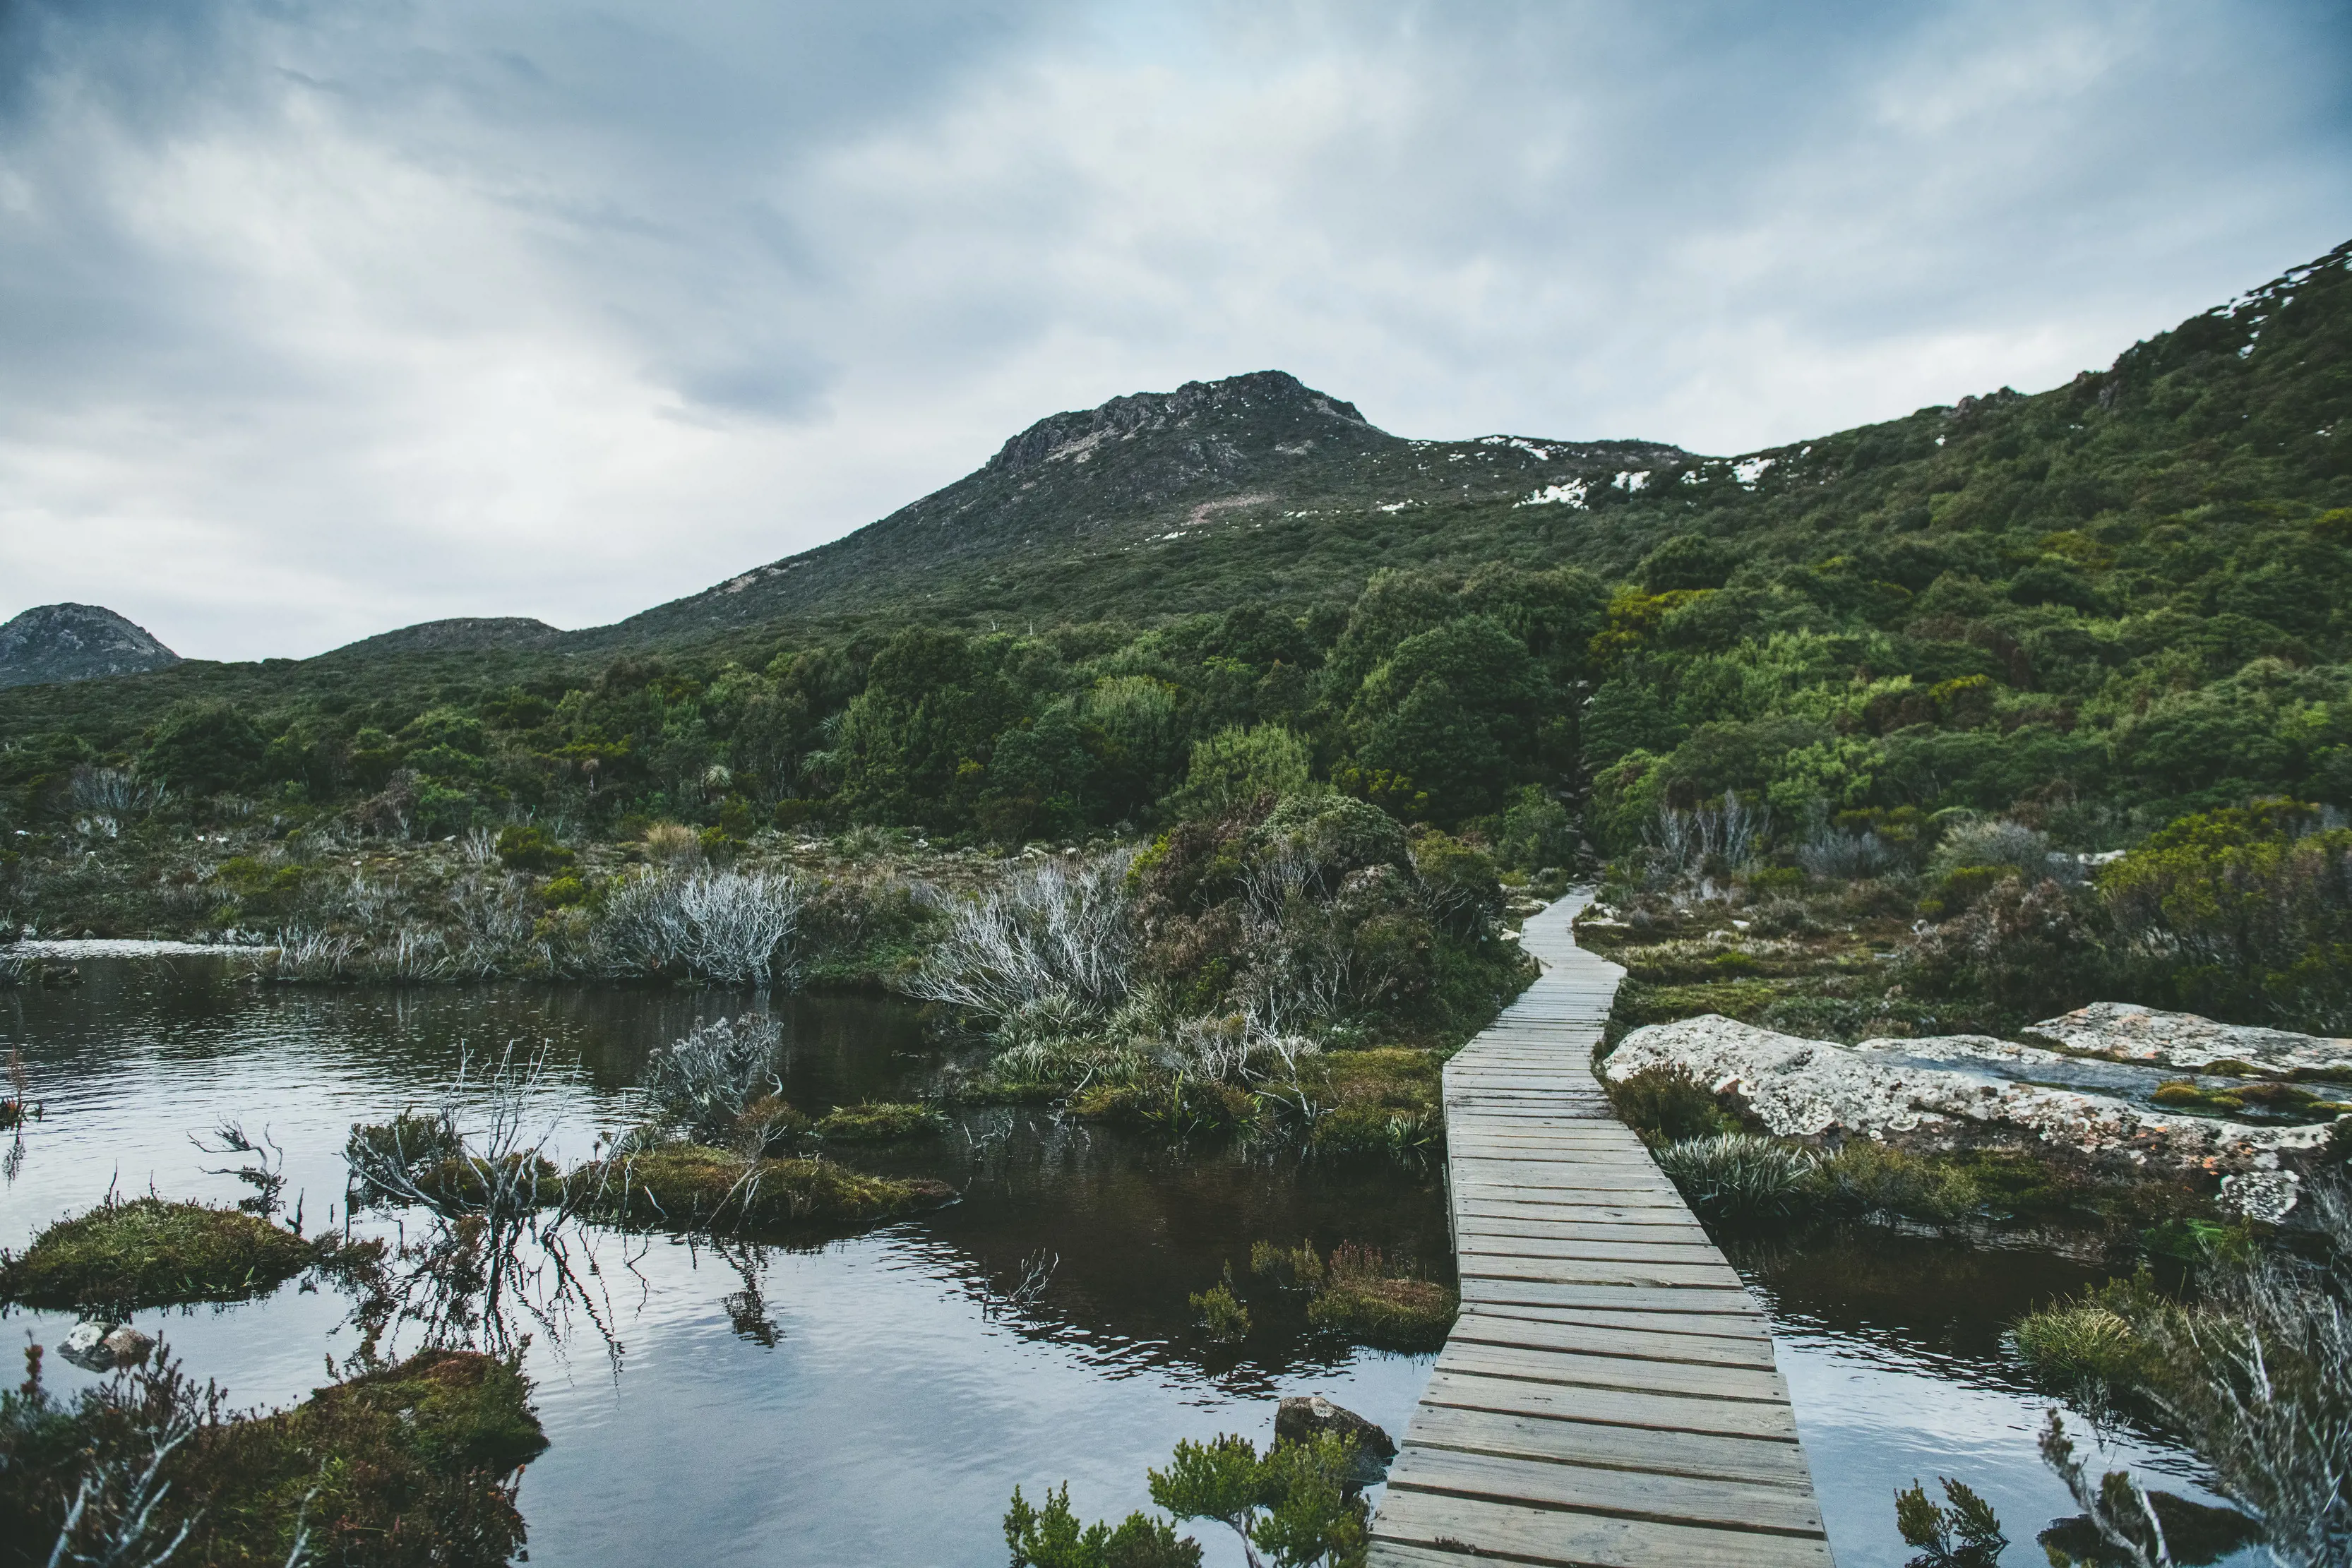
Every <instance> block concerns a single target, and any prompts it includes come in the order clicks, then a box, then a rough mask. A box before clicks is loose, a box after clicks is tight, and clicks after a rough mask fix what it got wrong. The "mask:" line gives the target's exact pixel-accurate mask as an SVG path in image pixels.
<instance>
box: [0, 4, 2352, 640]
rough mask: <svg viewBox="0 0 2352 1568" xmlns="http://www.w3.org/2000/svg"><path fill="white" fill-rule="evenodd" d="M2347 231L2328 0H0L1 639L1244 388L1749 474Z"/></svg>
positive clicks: (506, 603) (824, 483)
mask: <svg viewBox="0 0 2352 1568" xmlns="http://www.w3.org/2000/svg"><path fill="white" fill-rule="evenodd" d="M2347 237H2352V17H2347V12H2346V10H2345V8H2344V6H2343V5H2342V4H2341V3H2340V0H2312V3H2308V4H2297V3H2294V0H2268V3H2264V4H2259V5H2216V4H2211V3H2210V0H2195V3H2191V4H2178V3H2168V0H2134V3H2119V4H2112V5H2095V4H2094V5H2076V4H2067V3H2064V0H2021V3H2019V4H2013V5H1970V4H1953V5H1929V4H1884V3H1880V4H1867V5H1864V4H1856V5H1829V4H1817V5H1756V4H1748V3H1744V0H1743V3H1740V4H1725V5H1699V4H1688V5H1658V4H1650V3H1643V0H1629V3H1626V4H1622V5H1590V4H1576V3H1571V0H1553V3H1544V4H1526V5H1513V4H1507V3H1504V0H1485V3H1470V0H1457V3H1455V4H1452V5H1413V4H1384V3H1381V0H1346V3H1335V4H1329V5H1317V4H1300V5H1286V4H1282V3H1281V0H1248V3H1246V4H1234V5H1218V4H1208V3H1204V4H1198V5H1186V6H1172V5H1171V6H1141V5H1088V4H1076V3H1072V4H1063V3H1058V0H1034V3H1026V0H939V3H933V0H858V3H857V4H855V5H847V4H839V3H827V4H796V3H793V0H745V3H741V4H737V3H734V0H697V3H690V4H680V3H679V0H642V3H639V0H608V3H604V4H582V5H558V4H551V3H548V0H371V3H368V4H362V5H353V4H350V3H349V0H342V3H338V4H311V3H310V0H152V4H138V3H131V0H56V3H55V4H50V3H47V0H0V617H5V616H6V615H8V614H13V613H14V612H16V611H17V610H19V609H22V608H24V607H25V606H27V605H31V604H37V603H44V602H48V601H56V600H78V601H85V602H95V603H100V604H105V605H109V606H110V607H112V608H114V609H116V610H119V611H121V612H123V613H125V614H127V615H129V616H131V618H132V619H133V620H136V621H138V622H142V624H144V625H146V626H147V627H149V628H150V629H151V630H152V631H153V632H155V633H156V634H157V635H159V636H161V637H162V638H163V640H164V641H165V642H166V643H170V644H171V645H172V646H173V647H174V648H176V649H178V650H179V651H180V652H182V653H186V654H189V655H192V656H198V657H213V658H255V657H260V656H263V655H268V654H280V655H304V654H309V653H318V652H320V651H322V650H324V649H326V648H329V647H332V646H334V645H336V644H338V643H343V642H346V641H349V640H351V639H352V638H354V637H359V636H363V635H366V634H368V633H370V632H377V631H382V630H384V629H386V628H389V627H393V626H397V625H403V624H405V623H408V622H415V621H419V620H425V619H429V618H433V617H437V616H444V615H480V614H523V615H536V616H539V617H541V618H542V619H544V620H547V621H551V622H554V623H556V624H558V625H562V626H582V625H591V624H596V623H600V622H606V621H610V620H614V619H616V618H618V617H620V616H622V615H625V614H627V613H629V612H634V611H635V610H639V609H642V608H645V607H646V606H647V605H649V604H653V603H656V602H658V601H663V600H666V599H669V598H673V597H676V596H677V595H678V594H681V593H686V592H689V591H693V590H696V589H698V588H701V587H703V586H705V585H707V584H709V583H710V582H712V581H714V580H718V579H720V578H722V577H726V576H729V575H730V574H732V573H734V572H736V571H739V570H742V569H743V568H745V567H747V566H750V565H752V564H755V563H758V562H761V561H765V560H769V559H774V558H776V557H778V556H782V555H785V554H788V553H791V552H792V551H794V550H797V549H805V548H807V547H808V546H810V545H813V544H815V543H818V542H820V541H822V540H824V539H826V538H833V537H835V536H836V535H839V534H841V533H844V532H846V531H847V530H849V529H850V528H856V527H857V526H858V525H860V524H862V523H865V522H867V521H870V520H871V519H873V518H875V517H879V516H881V515H883V514H884V513H887V512H888V511H890V510H892V509H893V508H895V507H898V506H899V505H901V504H902V503H904V502H906V501H908V500H910V499H912V498H914V497H917V496H919V495H921V494H923V493H925V492H927V491H929V490H931V489H934V488H936V487H938V486H940V485H942V484H944V483H947V482H948V481H950V480H951V479H953V478H955V477H956V476H959V475H961V474H963V473H965V472H967V471H969V470H970V469H971V468H972V467H974V466H976V465H978V464H979V463H980V462H982V460H984V459H985V458H986V457H987V455H989V454H990V453H991V452H992V450H994V448H995V447H996V446H997V445H998V444H1000V443H1002V442H1003V439H1004V438H1005V437H1006V436H1007V435H1009V434H1012V433H1013V432H1014V431H1016V430H1018V429H1020V428H1021V427H1022V426H1024V425H1025V424H1027V423H1030V422H1031V421H1033V420H1034V419H1035V418H1037V417H1039V416H1040V415H1042V414H1045V413H1051V412H1053V411H1055V410H1058V409H1064V408H1076V407H1084V406H1087V405H1091V404H1093V403H1096V402H1100V401H1102V400H1103V399H1105V398H1107V397H1110V396H1113V395H1116V394H1118V393H1120V392H1132V391H1138V390H1146V389H1165V388H1169V387H1172V386H1174V385H1176V384H1177V383H1179V382H1183V381H1187V380H1192V379H1206V378H1212V377H1216V376H1222V375H1229V374H1233V373H1235V372H1238V371H1252V370H1259V369H1264V368H1268V367H1279V368H1282V369H1285V370H1288V371H1294V372H1296V373H1297V374H1298V375H1299V376H1300V377H1302V378H1303V379H1305V380H1306V381H1307V382H1309V383H1310V384H1313V385H1316V386H1318V387H1321V388H1324V389H1325V390H1327V391H1329V392H1334V393H1337V394H1339V395H1340V396H1343V397H1347V398H1350V399H1352V400H1354V401H1355V402H1357V403H1358V404H1360V406H1361V407H1362V408H1363V410H1364V412H1365V413H1366V414H1367V415H1368V416H1369V417H1370V419H1372V420H1373V422H1374V423H1378V424H1381V425H1382V426H1384V427H1386V428H1388V429H1390V430H1393V431H1396V432H1399V433H1401V434H1412V435H1431V436H1467V435H1475V434H1485V433H1487V432H1492V431H1510V432H1515V433H1521V434H1533V435H1548V436H1562V437H1601V436H1636V435H1638V436H1646V437H1653V438H1656V439H1662V440H1666V441H1673V442H1676V443H1679V444H1683V445H1685V446H1688V447H1692V448H1694V449H1696V450H1699V451H1704V452H1711V453H1734V452H1738V451H1741V450H1745V449H1749V448H1754V447H1757V446H1760V445H1765V444H1771V443H1774V442H1777V441H1780V440H1784V439H1789V438H1792V437H1796V436H1800V435H1805V434H1817V433H1820V432H1822V431H1826V430H1831V429H1835V428H1839V427H1842V426H1845V425H1849V424H1853V423H1860V422H1863V421H1867V420H1873V419H1879V418H1885V417H1889V416H1892V415H1895V414H1899V413H1907V412H1909V411H1910V410H1912V409H1914V408H1916V407H1919V406H1921V405H1923V404H1927V403H1931V402H1951V401H1953V400H1955V399H1957V398H1958V397H1960V396H1962V395H1964V394H1967V393H1969V392H1981V391H1986V390H1989V389H1990V388H1992V387H1996V386H2000V385H2001V384H2004V383H2007V384H2011V385H2014V386H2017V387H2019V388H2021V389H2026V390H2033V389H2039V388H2042V387H2045V386H2049V385H2053V384H2054V383H2056V382H2061V381H2063V380H2064V379H2065V378H2066V377H2067V376H2069V375H2071V374H2072V373H2073V372H2074V371H2076V370H2078V369H2081V368H2084V367H2086V366H2094V365H2104V364H2105V363H2106V362H2107V361H2109V360H2111V359H2112V358H2113V357H2114V355H2115V354H2116V351H2117V350H2120V349H2121V348H2123V347H2124V346H2126V344H2128V343H2130V342H2131V341H2132V340H2135V339H2137V338H2140V337H2144V336H2146V335H2147V334H2148V333H2150V332H2152V331H2156V330H2159V329H2163V328H2165V327H2167V326H2169V325H2171V324H2172V323H2173V322H2175V321H2177V320H2178V319H2180V318H2181V317H2183V316H2185V315H2188V314H2190V313H2192V312H2194V311H2196V310H2199V309H2201V308H2205V307H2207V306H2209V305H2211V304H2215V303H2218V302H2219V301H2221V300H2222V299H2224V298H2228V297H2229V296H2231V294H2233V293H2235V292H2237V291H2239V290H2240V289H2242V288H2244V287H2250V286H2252V285H2255V284H2258V283H2260V282H2263V280H2265V279H2267V278H2269V277H2273V276H2274V275H2275V274H2277V273H2278V272H2280V271H2282V270H2284V268H2285V267H2288V266H2291V265H2292V264H2294V263H2295V262H2297V261H2301V260H2305V259H2307V258H2309V257H2310V256H2315V255H2318V254H2320V253H2322V252H2324V251H2326V250H2327V249H2328V248H2330V247H2331V246H2334V245H2336V243H2338V242H2339V241H2341V240H2343V239H2345V238H2347Z"/></svg>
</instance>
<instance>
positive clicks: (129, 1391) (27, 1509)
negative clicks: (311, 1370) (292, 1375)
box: [0, 1350, 547, 1568]
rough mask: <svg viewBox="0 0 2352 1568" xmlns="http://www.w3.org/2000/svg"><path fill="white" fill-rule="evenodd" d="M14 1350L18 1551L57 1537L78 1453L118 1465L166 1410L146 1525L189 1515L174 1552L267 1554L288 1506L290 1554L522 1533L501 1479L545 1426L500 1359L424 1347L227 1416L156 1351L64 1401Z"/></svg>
mask: <svg viewBox="0 0 2352 1568" xmlns="http://www.w3.org/2000/svg"><path fill="white" fill-rule="evenodd" d="M29 1359H30V1362H31V1375H29V1376H28V1377H27V1378H26V1381H25V1383H24V1384H23V1385H21V1386H20V1387H18V1388H16V1389H14V1390H11V1391H9V1392H8V1393H6V1394H5V1395H0V1460H5V1462H0V1536H5V1537H6V1538H7V1539H11V1540H16V1541H18V1542H23V1543H25V1544H26V1546H27V1547H30V1548H32V1550H33V1552H35V1553H38V1552H43V1551H45V1549H46V1542H49V1541H51V1540H53V1539H54V1538H55V1536H56V1532H57V1530H58V1509H57V1500H58V1498H60V1497H69V1496H71V1495H73V1493H74V1491H75V1490H76V1488H77V1487H78V1485H79V1479H80V1477H81V1476H82V1475H83V1474H85V1473H87V1470H86V1468H87V1467H88V1466H89V1464H90V1463H91V1462H92V1460H93V1459H98V1460H101V1461H109V1460H112V1459H114V1458H115V1457H116V1456H124V1457H127V1458H129V1460H130V1461H131V1464H132V1465H133V1466H134V1468H135V1467H136V1466H137V1465H138V1464H139V1463H141V1462H143V1460H144V1459H145V1457H146V1456H147V1454H148V1453H149V1452H150V1451H151V1449H152V1433H154V1432H155V1431H157V1430H159V1429H161V1428H163V1427H165V1426H167V1425H177V1426H181V1427H185V1428H188V1429H189V1430H190V1435H189V1437H187V1438H186V1440H184V1442H183V1443H181V1444H180V1445H179V1446H178V1447H177V1448H174V1449H173V1451H172V1453H171V1454H170V1455H169V1456H168V1458H167V1459H166V1460H165V1465H164V1469H163V1476H162V1479H163V1480H164V1481H166V1482H168V1483H169V1484H168V1486H167V1487H166V1488H165V1489H164V1490H163V1493H162V1495H161V1497H160V1499H159V1500H158V1501H157V1503H156V1509H157V1513H156V1523H157V1525H158V1526H159V1528H155V1529H153V1530H152V1531H151V1534H152V1536H153V1537H156V1538H160V1539H163V1540H169V1539H170V1538H171V1537H172V1535H173V1533H175V1532H176V1531H178V1530H179V1529H180V1527H181V1526H182V1525H183V1524H186V1525H188V1526H190V1533H189V1536H188V1539H187V1542H186V1543H185V1545H184V1548H183V1549H182V1552H180V1554H179V1557H178V1560H184V1561H186V1562H189V1563H207V1564H216V1565H223V1568H226V1565H229V1564H235V1565H237V1568H244V1565H247V1564H254V1565H260V1564H270V1565H275V1564H278V1563H283V1562H285V1561H287V1560H288V1555H289V1549H290V1547H291V1545H292V1543H293V1540H294V1535H295V1531H296V1530H297V1528H298V1521H299V1527H300V1528H307V1529H308V1531H310V1555H309V1557H308V1558H307V1559H306V1560H307V1561H311V1562H322V1563H350V1564H362V1565H367V1568H425V1565H426V1564H434V1565H446V1568H493V1565H495V1564H501V1563H506V1562H508V1561H509V1559H510V1558H512V1556H513V1555H514V1554H515V1552H517V1551H518V1550H519V1549H520V1547H521V1545H522V1543H523V1521H522V1516H521V1514H520V1511H518V1510H517V1509H516V1507H515V1492H514V1487H513V1484H512V1483H511V1481H510V1480H509V1479H507V1478H509V1477H510V1476H512V1475H513V1473H514V1472H515V1471H516V1470H517V1469H519V1468H520V1466H522V1465H523V1464H525V1463H527V1462H529V1461H530V1460H531V1459H533V1458H537V1457H538V1456H539V1455H540V1454H541V1452H543V1451H544V1450H545V1449H546V1448H547V1438H546V1436H545V1434H544V1433H542V1432H541V1429H540V1425H539V1421H538V1419H537V1417H536V1416H533V1414H532V1413H531V1409H530V1383H529V1381H528V1380H527V1379H526V1378H524V1376H523V1375H522V1374H521V1372H520V1370H519V1369H518V1367H517V1366H516V1365H515V1364H514V1363H512V1362H509V1361H502V1360H500V1359H499V1358H497V1357H495V1356H488V1355H481V1354H473V1353H468V1352H461V1351H446V1350H428V1351H424V1352H420V1353H419V1354H416V1355H415V1356H413V1357H411V1358H410V1359H409V1360H407V1361H404V1362H402V1363H400V1364H397V1365H394V1366H388V1367H383V1368H380V1369H377V1370H375V1371H373V1372H369V1373H367V1374H365V1375H362V1376H358V1377H353V1378H351V1379H349V1380H347V1381H345V1382H342V1383H337V1384H332V1385H329V1386H327V1387H325V1388H321V1389H320V1390H318V1391H317V1392H316V1393H315V1394H314V1395H312V1396H311V1397H310V1399H309V1400H307V1401H305V1402H304V1403H303V1404H301V1405H299V1406H295V1407H293V1408H291V1409H289V1410H281V1411H278V1412H274V1413H271V1414H268V1415H262V1416H248V1417H243V1418H237V1417H230V1416H224V1415H222V1413H221V1410H220V1404H219V1400H218V1397H217V1396H216V1395H208V1394H207V1392H206V1391H205V1390H203V1389H200V1388H198V1387H197V1386H195V1385H193V1384H191V1383H189V1382H188V1381H187V1379H186V1378H185V1377H184V1376H183V1375H181V1374H180V1372H179V1370H178V1369H177V1367H175V1366H173V1365H169V1364H165V1365H163V1366H159V1367H156V1368H154V1369H152V1370H149V1371H142V1372H140V1373H137V1374H134V1375H132V1376H131V1378H129V1379H127V1380H125V1381H124V1382H122V1383H120V1384H101V1385H98V1386H96V1387H92V1388H89V1389H87V1390H85V1391H84V1392H83V1393H81V1394H80V1395H79V1396H78V1397H77V1398H76V1400H75V1401H74V1402H73V1403H72V1404H70V1405H68V1404H63V1403H60V1402H59V1401H58V1400H57V1399H55V1398H54V1397H52V1396H50V1395H49V1393H48V1392H47V1389H46V1388H44V1387H43V1386H42V1385H41V1378H40V1359H39V1352H38V1351H37V1350H36V1351H34V1352H33V1353H32V1354H31V1356H30V1358H29ZM93 1522H95V1521H93ZM36 1542H39V1543H43V1545H41V1546H35V1545H34V1543H36ZM77 1544H78V1545H79V1546H81V1547H83V1548H84V1549H87V1548H88V1547H89V1546H90V1545H92V1544H94V1542H92V1541H89V1540H86V1539H82V1538H79V1537H78V1538H77ZM11 1560H12V1561H13V1560H14V1557H13V1555H12V1557H11ZM34 1560H37V1557H36V1558H35V1559H34Z"/></svg>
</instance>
